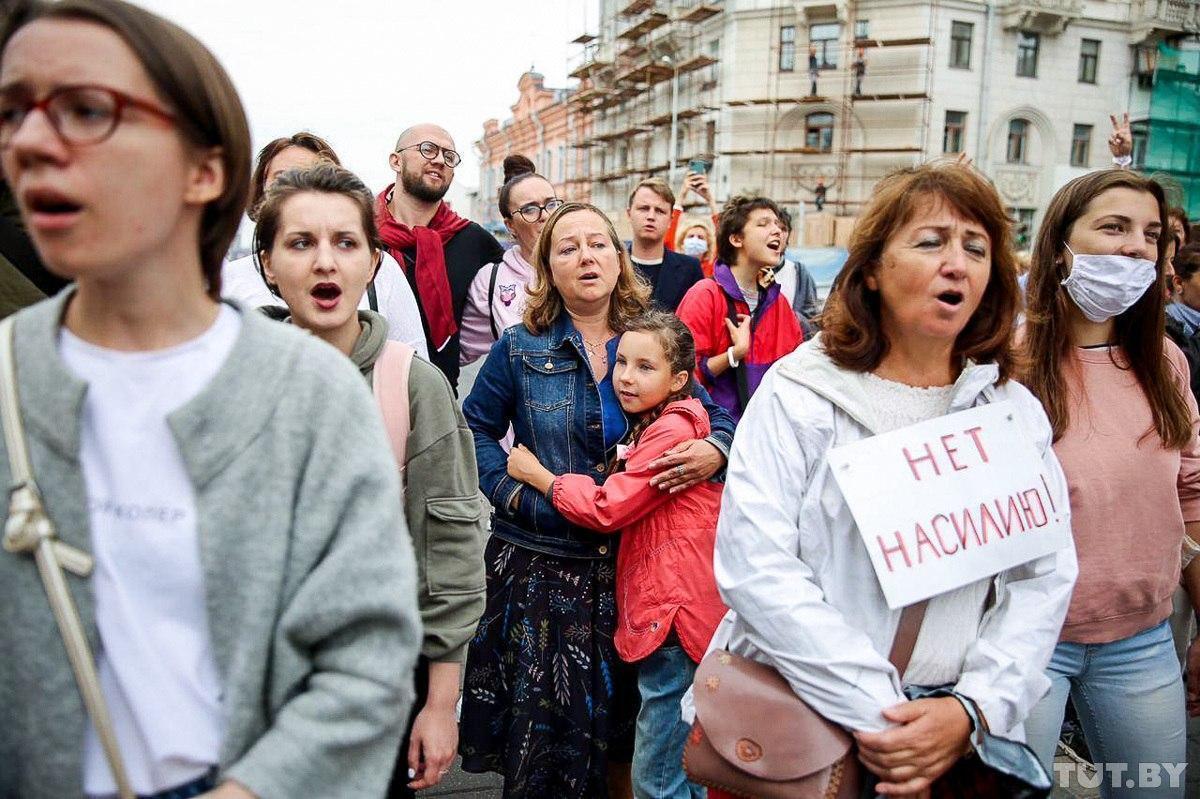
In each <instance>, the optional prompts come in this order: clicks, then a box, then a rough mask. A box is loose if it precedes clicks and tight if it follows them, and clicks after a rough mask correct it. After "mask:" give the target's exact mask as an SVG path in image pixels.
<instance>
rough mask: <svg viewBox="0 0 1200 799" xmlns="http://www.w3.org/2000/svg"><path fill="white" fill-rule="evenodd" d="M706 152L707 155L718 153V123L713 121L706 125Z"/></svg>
mask: <svg viewBox="0 0 1200 799" xmlns="http://www.w3.org/2000/svg"><path fill="white" fill-rule="evenodd" d="M704 150H705V152H707V153H716V151H717V123H716V122H713V121H712V120H709V121H708V122H705V123H704Z"/></svg>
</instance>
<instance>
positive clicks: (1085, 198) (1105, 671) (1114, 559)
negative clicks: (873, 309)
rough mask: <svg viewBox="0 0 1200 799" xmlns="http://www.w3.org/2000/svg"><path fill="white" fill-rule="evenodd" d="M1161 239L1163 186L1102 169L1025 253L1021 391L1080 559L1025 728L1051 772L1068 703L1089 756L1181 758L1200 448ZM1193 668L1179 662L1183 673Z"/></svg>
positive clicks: (1075, 188) (1198, 596)
mask: <svg viewBox="0 0 1200 799" xmlns="http://www.w3.org/2000/svg"><path fill="white" fill-rule="evenodd" d="M1166 238H1167V213H1166V202H1165V200H1164V197H1163V191H1162V188H1161V187H1160V186H1159V185H1158V184H1157V183H1155V182H1154V181H1152V180H1149V179H1147V178H1144V177H1141V176H1139V175H1137V174H1135V173H1132V172H1128V171H1123V170H1105V171H1101V172H1093V173H1090V174H1088V175H1084V176H1083V177H1080V178H1077V179H1076V180H1074V181H1072V182H1070V183H1068V184H1067V185H1066V186H1064V187H1063V188H1062V189H1060V190H1059V192H1058V193H1057V194H1056V195H1055V196H1054V198H1053V199H1052V200H1051V202H1050V206H1049V208H1048V209H1047V211H1046V218H1045V220H1044V221H1043V222H1042V227H1041V230H1040V232H1039V233H1038V240H1037V244H1036V246H1035V248H1034V250H1033V256H1032V264H1031V268H1030V272H1029V287H1028V292H1027V295H1026V297H1027V306H1026V308H1027V311H1026V313H1027V322H1026V325H1025V328H1024V331H1023V332H1024V335H1023V347H1024V350H1025V356H1026V358H1027V366H1026V372H1025V374H1024V375H1023V382H1024V383H1025V384H1026V385H1027V386H1029V388H1030V390H1031V391H1033V393H1034V394H1035V395H1036V396H1037V397H1038V398H1039V399H1040V400H1041V401H1042V404H1043V405H1044V406H1045V408H1046V413H1047V415H1048V416H1049V418H1050V422H1051V425H1052V427H1053V430H1054V438H1055V444H1054V449H1055V453H1056V454H1057V455H1058V458H1059V460H1060V461H1061V462H1062V466H1063V470H1064V471H1065V472H1066V476H1067V482H1068V486H1069V490H1070V502H1071V512H1072V518H1071V526H1072V529H1073V531H1074V534H1075V544H1076V551H1077V552H1078V555H1079V580H1078V582H1077V583H1076V585H1075V592H1074V595H1073V596H1072V598H1071V605H1070V608H1069V610H1068V613H1067V618H1066V622H1065V624H1064V625H1063V629H1062V633H1061V635H1060V638H1059V644H1058V646H1057V648H1056V649H1055V652H1054V655H1053V657H1052V658H1051V661H1050V665H1049V667H1048V668H1047V672H1046V673H1047V676H1048V677H1049V678H1050V680H1051V687H1050V691H1049V693H1048V694H1046V696H1045V697H1044V698H1043V699H1042V700H1041V702H1039V703H1038V705H1037V706H1036V707H1035V708H1034V710H1033V711H1032V712H1031V713H1030V717H1029V720H1028V722H1027V724H1026V732H1027V734H1028V739H1029V742H1030V745H1031V746H1033V748H1034V750H1035V751H1036V752H1037V753H1038V756H1039V757H1040V758H1041V759H1042V762H1043V763H1044V764H1045V765H1046V767H1047V768H1049V767H1050V765H1051V763H1052V760H1053V757H1054V748H1055V742H1056V740H1057V739H1058V732H1059V727H1060V725H1061V724H1062V719H1063V709H1064V706H1065V704H1066V701H1067V696H1068V694H1070V695H1071V697H1072V698H1073V700H1074V704H1075V707H1076V708H1077V709H1078V710H1079V716H1080V721H1081V722H1082V724H1083V730H1084V735H1085V737H1086V739H1087V743H1088V747H1089V749H1090V750H1091V753H1092V755H1093V756H1094V757H1095V758H1096V759H1097V760H1098V761H1102V762H1105V763H1118V762H1119V763H1127V764H1130V773H1131V775H1132V773H1133V771H1134V770H1135V769H1136V768H1137V766H1136V765H1135V764H1139V763H1172V764H1174V763H1182V762H1185V740H1184V695H1183V685H1182V683H1181V682H1180V680H1179V661H1178V660H1177V659H1176V655H1175V649H1174V646H1173V643H1172V639H1171V631H1170V629H1169V628H1168V625H1167V622H1166V620H1167V617H1168V616H1169V615H1170V613H1171V596H1172V593H1173V592H1174V590H1175V586H1176V585H1178V583H1179V576H1180V566H1181V559H1182V560H1183V561H1187V560H1190V554H1189V553H1190V550H1191V546H1189V544H1190V541H1191V540H1192V539H1194V538H1198V537H1200V447H1198V445H1197V439H1196V427H1197V423H1198V420H1197V413H1196V401H1195V399H1193V397H1192V395H1191V392H1190V391H1189V390H1188V371H1187V364H1186V362H1185V361H1184V358H1183V355H1182V353H1180V351H1179V349H1178V348H1177V347H1176V346H1175V345H1174V344H1171V343H1170V342H1169V341H1167V340H1166V339H1165V338H1164V336H1163V292H1162V284H1161V280H1162V278H1161V276H1160V274H1159V271H1158V264H1160V263H1161V262H1162V255H1163V250H1164V249H1165V244H1166ZM1185 528H1186V530H1187V535H1185ZM1189 536H1190V538H1189ZM1197 564H1198V565H1200V561H1198V562H1197ZM1183 565H1184V566H1187V563H1186V562H1185V563H1184V564H1183ZM1195 571H1196V567H1195V566H1193V567H1191V568H1188V569H1186V570H1185V585H1189V584H1190V587H1189V592H1190V594H1191V599H1192V603H1193V605H1198V604H1200V591H1198V590H1196V588H1195V583H1196V581H1195V580H1194V579H1192V578H1193V577H1195V576H1196V575H1195ZM1192 649H1193V650H1195V647H1194V646H1193V648H1192ZM1190 659H1191V658H1189V660H1190ZM1195 670H1196V667H1195V666H1194V665H1193V664H1192V663H1189V677H1191V678H1194V672H1195ZM1118 782H1119V781H1118ZM1169 782H1170V781H1169V780H1167V779H1165V778H1164V780H1163V783H1162V786H1161V787H1159V788H1155V789H1153V790H1152V789H1149V788H1147V787H1145V786H1138V787H1125V786H1124V785H1116V786H1114V785H1110V784H1109V783H1108V781H1105V782H1104V783H1102V785H1101V792H1102V795H1103V796H1105V797H1145V796H1175V797H1182V796H1183V788H1182V783H1177V785H1176V787H1170V785H1169ZM1135 784H1136V780H1135V782H1134V783H1131V784H1130V785H1131V786H1132V785H1135Z"/></svg>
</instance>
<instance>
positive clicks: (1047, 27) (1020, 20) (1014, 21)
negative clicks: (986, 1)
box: [999, 0, 1083, 35]
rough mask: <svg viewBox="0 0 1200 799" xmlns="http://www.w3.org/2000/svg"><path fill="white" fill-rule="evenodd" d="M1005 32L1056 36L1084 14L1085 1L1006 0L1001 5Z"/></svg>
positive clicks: (1001, 16) (1001, 18)
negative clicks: (1013, 31) (1025, 32)
mask: <svg viewBox="0 0 1200 799" xmlns="http://www.w3.org/2000/svg"><path fill="white" fill-rule="evenodd" d="M999 10H1000V21H1001V24H1002V25H1003V26H1004V28H1005V30H1023V31H1029V32H1031V33H1046V34H1051V35H1056V34H1059V33H1062V32H1063V30H1065V29H1066V27H1067V25H1068V24H1069V23H1071V22H1072V21H1074V20H1077V19H1079V17H1080V16H1082V14H1083V0H1005V2H1002V3H1001V4H1000V5H999Z"/></svg>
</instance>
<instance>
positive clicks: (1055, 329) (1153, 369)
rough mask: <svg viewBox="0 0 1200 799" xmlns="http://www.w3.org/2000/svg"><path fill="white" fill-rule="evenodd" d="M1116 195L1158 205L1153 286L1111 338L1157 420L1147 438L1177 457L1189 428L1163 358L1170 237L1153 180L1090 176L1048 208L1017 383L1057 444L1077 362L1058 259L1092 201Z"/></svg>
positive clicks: (1033, 267) (1063, 268)
mask: <svg viewBox="0 0 1200 799" xmlns="http://www.w3.org/2000/svg"><path fill="white" fill-rule="evenodd" d="M1115 188H1127V189H1133V190H1134V191H1138V192H1145V193H1146V194H1149V195H1151V196H1152V197H1153V198H1154V201H1155V202H1156V203H1157V204H1158V213H1159V218H1160V222H1161V224H1162V230H1163V234H1162V235H1161V236H1159V239H1158V253H1157V256H1156V258H1155V261H1156V264H1157V272H1158V275H1157V279H1156V280H1155V281H1154V286H1153V287H1152V288H1151V290H1149V291H1147V292H1146V293H1145V294H1143V295H1142V297H1141V299H1139V300H1138V301H1137V302H1135V303H1134V304H1133V307H1131V308H1129V309H1128V310H1127V311H1125V312H1124V313H1122V314H1119V315H1118V316H1117V317H1116V318H1115V320H1114V322H1115V329H1114V336H1115V343H1116V344H1117V346H1118V347H1119V348H1120V349H1121V350H1123V351H1124V353H1125V358H1126V360H1127V361H1128V366H1127V368H1128V369H1129V371H1131V372H1133V374H1134V376H1135V377H1136V378H1137V381H1138V383H1139V384H1140V385H1141V387H1142V391H1143V393H1145V395H1146V400H1147V402H1149V404H1150V412H1151V416H1152V418H1153V420H1154V429H1153V431H1152V432H1154V433H1155V434H1157V435H1158V437H1159V438H1160V439H1161V440H1162V442H1163V444H1164V445H1165V446H1167V447H1170V448H1173V449H1180V448H1182V447H1184V446H1185V445H1186V444H1187V443H1188V442H1189V441H1190V440H1191V439H1192V423H1191V414H1190V412H1189V410H1188V406H1187V401H1186V399H1185V398H1184V397H1183V395H1182V393H1181V391H1180V389H1179V386H1178V383H1176V381H1175V379H1174V377H1173V374H1172V367H1171V363H1170V361H1168V360H1167V358H1166V357H1165V355H1164V353H1163V327H1164V325H1165V321H1166V320H1165V318H1164V317H1165V311H1164V303H1163V291H1162V288H1163V281H1164V277H1163V268H1164V267H1163V261H1164V255H1165V253H1166V250H1167V242H1168V241H1170V238H1171V237H1170V235H1169V230H1170V229H1169V226H1168V224H1167V201H1166V194H1165V193H1164V192H1163V189H1162V186H1160V185H1159V184H1158V183H1157V182H1156V181H1154V180H1152V179H1151V178H1148V177H1144V176H1142V175H1139V174H1137V173H1136V172H1131V171H1129V170H1126V169H1104V170H1100V171H1097V172H1089V173H1088V174H1086V175H1083V176H1081V177H1078V178H1075V180H1072V181H1071V182H1070V183H1068V184H1067V185H1065V186H1063V187H1062V188H1061V189H1059V190H1058V193H1057V194H1055V195H1054V197H1053V198H1052V199H1051V200H1050V205H1049V207H1048V208H1047V209H1046V217H1045V219H1044V220H1043V221H1042V227H1041V229H1040V230H1039V231H1038V237H1037V243H1036V244H1034V247H1033V256H1032V262H1031V264H1030V268H1029V285H1028V286H1027V287H1026V302H1027V310H1026V323H1025V330H1024V333H1025V335H1024V337H1023V340H1022V347H1023V350H1024V355H1025V358H1024V363H1023V368H1022V374H1021V382H1022V383H1024V384H1025V385H1026V386H1028V387H1029V390H1030V391H1032V392H1033V393H1034V395H1035V396H1036V397H1037V398H1038V399H1039V400H1041V401H1042V405H1043V407H1045V409H1046V415H1047V416H1048V417H1050V425H1051V426H1052V427H1053V428H1054V439H1055V440H1056V441H1057V440H1058V439H1059V438H1061V437H1062V435H1063V434H1064V433H1065V432H1066V430H1067V425H1068V424H1070V420H1071V409H1070V398H1069V396H1068V391H1067V379H1066V374H1065V373H1064V369H1065V368H1067V367H1069V366H1071V364H1072V363H1073V361H1074V356H1073V347H1074V344H1073V343H1072V341H1071V336H1070V322H1069V311H1070V307H1071V304H1072V303H1071V300H1070V298H1069V297H1068V295H1067V292H1066V289H1064V288H1063V287H1062V282H1063V280H1065V279H1066V277H1067V275H1068V274H1069V273H1070V269H1069V268H1068V267H1067V263H1066V259H1065V258H1063V257H1062V253H1063V247H1064V242H1066V241H1067V240H1068V239H1069V238H1070V235H1071V228H1072V227H1073V226H1074V225H1075V222H1076V220H1078V219H1079V218H1080V217H1081V216H1083V215H1084V214H1086V213H1087V210H1088V206H1089V205H1091V203H1092V200H1094V199H1096V198H1097V197H1099V196H1100V195H1101V194H1103V193H1104V192H1106V191H1109V190H1110V189H1115ZM1114 363H1115V361H1114ZM1123 365H1124V364H1123ZM1147 432H1151V431H1147Z"/></svg>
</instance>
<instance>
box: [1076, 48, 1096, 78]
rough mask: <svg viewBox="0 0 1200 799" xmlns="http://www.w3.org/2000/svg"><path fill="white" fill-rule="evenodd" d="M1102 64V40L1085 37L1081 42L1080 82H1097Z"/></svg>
mask: <svg viewBox="0 0 1200 799" xmlns="http://www.w3.org/2000/svg"><path fill="white" fill-rule="evenodd" d="M1099 64H1100V40H1099V39H1083V40H1082V41H1080V43H1079V82H1080V83H1095V82H1096V67H1097V66H1099Z"/></svg>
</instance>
